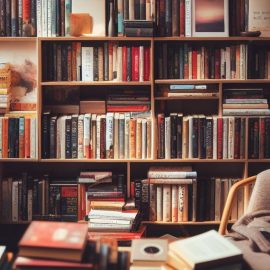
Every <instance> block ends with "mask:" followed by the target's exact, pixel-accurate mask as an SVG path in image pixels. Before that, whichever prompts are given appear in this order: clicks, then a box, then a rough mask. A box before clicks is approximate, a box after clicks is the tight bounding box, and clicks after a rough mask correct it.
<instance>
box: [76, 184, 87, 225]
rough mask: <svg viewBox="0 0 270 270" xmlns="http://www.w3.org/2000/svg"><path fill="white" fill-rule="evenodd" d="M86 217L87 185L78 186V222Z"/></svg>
mask: <svg viewBox="0 0 270 270" xmlns="http://www.w3.org/2000/svg"><path fill="white" fill-rule="evenodd" d="M85 215H86V193H85V185H84V184H79V185H78V220H84V217H85Z"/></svg>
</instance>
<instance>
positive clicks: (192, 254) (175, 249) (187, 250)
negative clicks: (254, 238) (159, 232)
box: [167, 230, 243, 270]
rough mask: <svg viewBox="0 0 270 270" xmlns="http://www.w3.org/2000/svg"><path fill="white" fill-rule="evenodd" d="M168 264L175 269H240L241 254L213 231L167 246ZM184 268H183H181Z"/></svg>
mask: <svg viewBox="0 0 270 270" xmlns="http://www.w3.org/2000/svg"><path fill="white" fill-rule="evenodd" d="M168 257H169V258H168V262H167V263H168V264H170V265H171V266H173V267H175V268H176V269H181V270H182V269H187V270H188V269H215V268H216V267H217V266H218V269H235V270H236V269H241V264H242V257H243V254H242V252H241V250H240V249H238V248H237V247H236V246H234V245H233V244H232V243H231V242H230V241H229V240H228V239H226V238H225V237H223V236H221V235H220V234H219V233H217V232H216V231H214V230H211V231H208V232H206V233H203V234H200V235H196V236H193V237H190V238H187V239H184V240H178V241H174V242H172V243H170V244H169V254H168ZM183 266H184V267H183Z"/></svg>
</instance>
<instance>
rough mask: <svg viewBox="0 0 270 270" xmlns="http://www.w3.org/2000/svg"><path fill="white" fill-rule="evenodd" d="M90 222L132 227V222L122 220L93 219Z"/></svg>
mask: <svg viewBox="0 0 270 270" xmlns="http://www.w3.org/2000/svg"><path fill="white" fill-rule="evenodd" d="M89 222H90V223H103V224H119V225H130V220H121V219H106V218H91V219H90V220H89Z"/></svg>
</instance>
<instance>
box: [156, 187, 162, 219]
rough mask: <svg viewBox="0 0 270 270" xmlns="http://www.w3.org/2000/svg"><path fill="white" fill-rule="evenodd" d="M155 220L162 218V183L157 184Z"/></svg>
mask: <svg viewBox="0 0 270 270" xmlns="http://www.w3.org/2000/svg"><path fill="white" fill-rule="evenodd" d="M156 189H157V196H156V197H157V203H156V205H157V219H156V220H157V221H162V220H163V185H157V187H156Z"/></svg>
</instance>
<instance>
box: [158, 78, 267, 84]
mask: <svg viewBox="0 0 270 270" xmlns="http://www.w3.org/2000/svg"><path fill="white" fill-rule="evenodd" d="M217 83H222V84H241V83H245V84H248V83H258V84H264V83H270V80H269V79H248V80H225V79H211V80H177V79H170V80H155V84H217Z"/></svg>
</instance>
